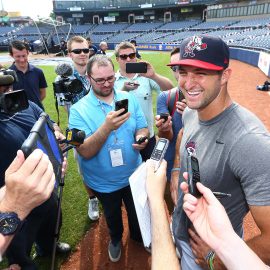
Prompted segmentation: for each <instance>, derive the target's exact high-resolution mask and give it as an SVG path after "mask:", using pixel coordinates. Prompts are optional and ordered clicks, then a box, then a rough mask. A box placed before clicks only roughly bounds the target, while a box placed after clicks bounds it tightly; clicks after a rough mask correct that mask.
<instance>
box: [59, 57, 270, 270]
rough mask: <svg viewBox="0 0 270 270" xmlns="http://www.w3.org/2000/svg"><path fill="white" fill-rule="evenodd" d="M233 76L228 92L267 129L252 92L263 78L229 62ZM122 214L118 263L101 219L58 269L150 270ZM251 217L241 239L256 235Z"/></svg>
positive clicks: (269, 115) (265, 102) (264, 107)
mask: <svg viewBox="0 0 270 270" xmlns="http://www.w3.org/2000/svg"><path fill="white" fill-rule="evenodd" d="M231 67H232V69H233V75H232V78H231V80H230V83H229V92H230V94H231V96H232V98H233V100H235V101H236V102H237V103H239V104H241V105H243V106H244V107H246V108H247V109H249V110H251V111H253V112H254V113H255V114H256V115H257V116H258V117H259V118H260V119H261V120H262V121H263V122H264V124H265V125H266V126H267V128H268V129H269V130H270V95H269V93H268V92H261V91H257V90H256V86H257V85H258V84H262V83H263V82H264V81H265V80H266V79H267V77H266V76H265V75H264V74H263V73H262V72H261V71H260V70H259V69H258V68H255V67H252V66H249V65H247V64H244V63H241V62H239V61H232V62H231ZM123 214H124V226H125V231H124V236H123V240H122V243H123V249H122V257H121V259H120V261H119V262H117V263H111V262H110V261H109V259H108V254H107V246H108V242H109V237H108V232H107V227H106V222H105V219H104V216H101V218H100V220H99V221H98V222H97V223H95V224H94V225H93V227H92V228H91V229H90V231H88V232H87V234H86V235H85V237H84V238H83V239H82V241H81V243H80V244H79V246H78V250H77V251H76V252H75V253H73V254H72V255H71V256H70V258H69V259H68V260H67V262H66V263H64V264H63V265H62V267H61V269H62V270H105V269H106V270H122V269H123V270H124V269H125V270H136V269H144V270H148V269H150V256H149V254H148V253H147V252H146V251H145V250H144V249H143V247H142V246H139V245H137V244H136V243H134V242H133V241H132V240H129V239H128V233H127V229H126V228H127V217H126V213H125V211H123ZM258 233H259V230H258V229H257V227H256V226H255V225H254V222H253V220H252V217H251V215H250V214H249V215H248V216H247V217H246V219H245V238H246V239H249V238H251V237H253V236H254V235H256V234H258Z"/></svg>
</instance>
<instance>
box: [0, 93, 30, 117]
mask: <svg viewBox="0 0 270 270" xmlns="http://www.w3.org/2000/svg"><path fill="white" fill-rule="evenodd" d="M28 106H29V103H28V99H27V96H26V93H25V91H24V90H15V91H10V92H6V93H3V94H0V110H1V111H2V112H5V113H7V114H11V115H12V114H15V113H17V112H19V111H22V110H25V109H27V108H28Z"/></svg>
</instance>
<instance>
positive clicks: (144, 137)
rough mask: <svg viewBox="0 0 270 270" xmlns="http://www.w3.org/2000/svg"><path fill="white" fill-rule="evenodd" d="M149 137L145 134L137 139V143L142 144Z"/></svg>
mask: <svg viewBox="0 0 270 270" xmlns="http://www.w3.org/2000/svg"><path fill="white" fill-rule="evenodd" d="M147 139H148V137H147V136H143V137H141V138H139V139H138V140H137V141H136V144H142V143H144V142H145V141H146V140H147Z"/></svg>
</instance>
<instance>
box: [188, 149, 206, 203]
mask: <svg viewBox="0 0 270 270" xmlns="http://www.w3.org/2000/svg"><path fill="white" fill-rule="evenodd" d="M187 171H188V189H189V193H190V194H191V195H193V196H195V197H196V198H199V197H201V196H202V194H201V193H200V191H199V190H198V188H197V185H196V183H197V182H200V168H199V161H198V159H197V158H196V157H195V155H194V154H193V153H190V152H188V156H187Z"/></svg>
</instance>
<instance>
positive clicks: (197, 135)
mask: <svg viewBox="0 0 270 270" xmlns="http://www.w3.org/2000/svg"><path fill="white" fill-rule="evenodd" d="M182 119H183V126H184V134H183V138H182V141H181V146H180V158H181V171H180V181H179V182H180V183H181V182H182V181H184V179H183V172H185V171H187V162H186V160H187V150H186V145H188V146H190V145H194V146H195V150H196V156H197V158H198V160H199V166H200V175H201V182H202V183H203V184H204V185H205V186H207V187H209V188H210V189H211V190H212V191H219V192H225V193H231V194H232V197H227V198H223V199H221V200H220V201H221V203H222V204H223V206H224V207H225V209H226V211H227V214H228V215H229V218H230V220H231V223H232V225H233V228H234V230H235V231H236V232H237V233H238V235H241V234H242V224H243V218H244V216H245V215H246V213H247V212H248V210H249V208H248V205H258V206H263V205H270V134H269V132H268V131H267V130H266V128H265V127H264V125H263V124H262V122H261V121H260V120H259V119H258V118H257V117H256V116H255V115H254V114H253V113H251V112H250V111H248V110H247V109H245V108H243V107H241V106H240V105H238V104H236V103H233V104H232V105H231V106H230V107H228V108H227V109H226V110H225V111H223V112H222V113H221V114H219V115H218V116H216V117H215V118H213V119H211V120H209V121H200V120H199V119H198V114H197V111H195V110H190V109H188V108H187V109H186V110H185V111H184V114H183V118H182ZM182 204H183V194H182V192H181V191H180V190H179V199H178V204H177V207H176V210H175V212H174V218H173V231H174V235H175V237H176V238H178V239H180V240H184V241H187V240H188V233H187V227H188V226H189V225H190V223H189V221H188V218H187V217H186V215H185V213H184V211H183V209H182Z"/></svg>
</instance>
